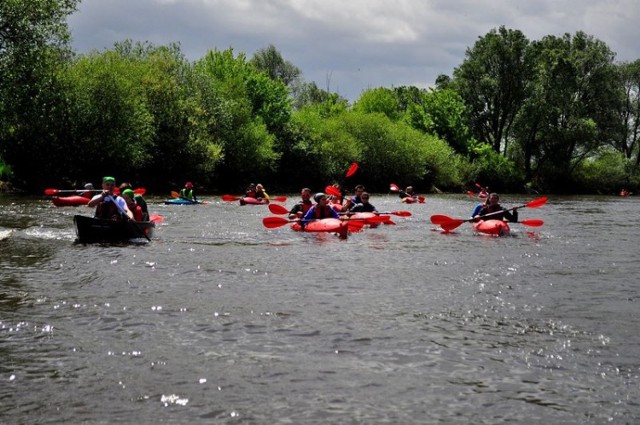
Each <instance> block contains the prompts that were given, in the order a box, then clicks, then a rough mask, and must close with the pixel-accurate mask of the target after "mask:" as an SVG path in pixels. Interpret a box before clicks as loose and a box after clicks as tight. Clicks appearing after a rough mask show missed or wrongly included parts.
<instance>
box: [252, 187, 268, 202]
mask: <svg viewBox="0 0 640 425" xmlns="http://www.w3.org/2000/svg"><path fill="white" fill-rule="evenodd" d="M255 197H256V199H261V198H262V199H269V194H268V193H267V192H266V191H265V190H264V186H262V185H261V184H260V183H258V184H257V185H256V196H255Z"/></svg>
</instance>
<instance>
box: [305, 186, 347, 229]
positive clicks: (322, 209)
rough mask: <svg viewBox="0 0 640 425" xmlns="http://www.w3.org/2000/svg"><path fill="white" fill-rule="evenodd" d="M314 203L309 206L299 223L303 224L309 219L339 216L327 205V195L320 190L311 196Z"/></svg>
mask: <svg viewBox="0 0 640 425" xmlns="http://www.w3.org/2000/svg"><path fill="white" fill-rule="evenodd" d="M313 200H314V201H316V204H315V205H314V206H312V207H311V208H309V211H307V213H306V214H305V215H304V217H302V220H301V221H300V225H302V226H304V225H305V224H306V223H308V222H309V221H310V220H320V219H323V218H338V219H339V218H340V216H339V215H338V213H337V212H336V211H335V210H334V209H333V208H331V207H330V206H329V203H328V202H329V200H328V198H327V195H325V194H324V193H322V192H319V193H316V194H315V196H314V197H313Z"/></svg>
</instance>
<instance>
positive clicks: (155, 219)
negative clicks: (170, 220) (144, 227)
mask: <svg viewBox="0 0 640 425" xmlns="http://www.w3.org/2000/svg"><path fill="white" fill-rule="evenodd" d="M149 221H153V222H154V223H162V222H163V221H164V217H163V216H161V215H157V214H151V215H150V216H149Z"/></svg>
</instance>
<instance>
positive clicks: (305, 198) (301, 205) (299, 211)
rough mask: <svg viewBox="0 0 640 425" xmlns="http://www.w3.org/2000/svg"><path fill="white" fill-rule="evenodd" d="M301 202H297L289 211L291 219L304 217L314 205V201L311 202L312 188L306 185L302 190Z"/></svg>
mask: <svg viewBox="0 0 640 425" xmlns="http://www.w3.org/2000/svg"><path fill="white" fill-rule="evenodd" d="M300 198H301V200H300V202H298V203H297V204H295V205H294V206H293V208H291V210H290V211H289V219H290V220H293V219H295V218H302V217H304V215H305V214H306V213H307V211H309V209H310V208H311V207H312V206H313V202H311V189H309V188H308V187H305V188H304V189H302V191H301V192H300Z"/></svg>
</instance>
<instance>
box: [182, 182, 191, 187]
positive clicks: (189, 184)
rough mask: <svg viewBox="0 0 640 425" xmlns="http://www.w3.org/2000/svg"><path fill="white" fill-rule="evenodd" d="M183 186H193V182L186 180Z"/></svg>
mask: <svg viewBox="0 0 640 425" xmlns="http://www.w3.org/2000/svg"><path fill="white" fill-rule="evenodd" d="M184 187H193V183H191V182H187V183H186V184H185V185H184Z"/></svg>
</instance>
